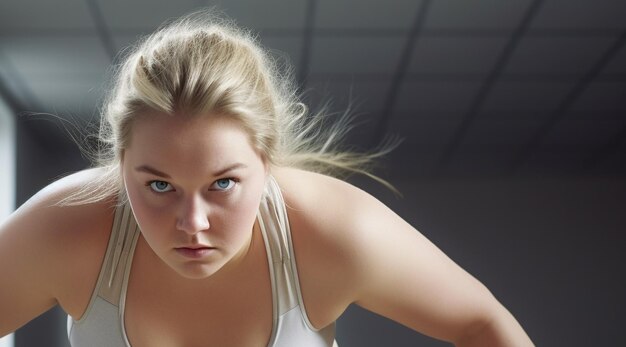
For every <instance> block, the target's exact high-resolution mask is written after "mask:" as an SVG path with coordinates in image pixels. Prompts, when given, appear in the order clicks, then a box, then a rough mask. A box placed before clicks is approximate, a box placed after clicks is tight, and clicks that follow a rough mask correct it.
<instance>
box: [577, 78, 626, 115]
mask: <svg viewBox="0 0 626 347" xmlns="http://www.w3.org/2000/svg"><path fill="white" fill-rule="evenodd" d="M571 110H572V111H600V112H602V111H623V112H624V113H625V114H624V117H626V81H599V82H594V83H591V84H590V85H589V86H588V87H587V89H585V91H584V92H583V94H582V95H581V96H580V97H579V98H578V99H577V100H576V101H575V102H574V104H573V105H572V107H571Z"/></svg>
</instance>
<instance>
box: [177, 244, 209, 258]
mask: <svg viewBox="0 0 626 347" xmlns="http://www.w3.org/2000/svg"><path fill="white" fill-rule="evenodd" d="M174 250H176V253H178V254H179V255H181V256H183V257H185V258H190V259H199V258H204V257H206V256H209V255H210V254H211V253H213V252H214V251H215V250H216V248H215V247H209V246H204V245H192V246H185V247H177V248H174Z"/></svg>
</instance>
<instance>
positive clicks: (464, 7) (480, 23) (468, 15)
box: [425, 0, 530, 31]
mask: <svg viewBox="0 0 626 347" xmlns="http://www.w3.org/2000/svg"><path fill="white" fill-rule="evenodd" d="M529 3H530V1H529V0H507V1H492V0H480V1H458V0H436V1H432V2H431V7H430V9H429V12H428V17H427V18H426V23H425V27H426V28H437V29H439V28H457V29H458V28H463V29H503V30H507V31H508V30H510V29H513V28H515V27H516V26H517V25H518V23H519V22H520V20H521V19H522V17H523V16H524V11H525V9H526V8H527V7H528V5H529Z"/></svg>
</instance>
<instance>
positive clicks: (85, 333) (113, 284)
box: [67, 177, 337, 347]
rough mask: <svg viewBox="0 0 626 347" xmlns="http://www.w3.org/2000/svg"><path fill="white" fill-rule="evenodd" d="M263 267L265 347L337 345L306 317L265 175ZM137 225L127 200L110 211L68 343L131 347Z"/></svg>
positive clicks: (278, 201) (278, 205)
mask: <svg viewBox="0 0 626 347" xmlns="http://www.w3.org/2000/svg"><path fill="white" fill-rule="evenodd" d="M258 221H259V225H260V227H261V232H262V234H263V240H264V242H265V248H266V251H267V257H268V261H269V264H272V266H270V267H269V270H270V271H269V272H270V277H271V284H272V299H273V328H272V334H271V337H270V342H269V345H268V347H294V346H298V347H331V346H335V347H336V346H337V343H336V342H335V341H334V338H335V323H333V324H330V325H329V326H327V327H325V328H323V329H321V330H317V329H315V328H314V327H313V326H312V324H311V322H310V321H309V319H308V317H307V314H306V311H305V309H304V304H303V301H302V294H301V291H300V284H299V281H298V272H297V269H296V262H295V259H294V257H293V254H294V252H293V244H292V242H291V231H290V229H289V221H288V219H287V210H286V209H285V202H284V200H283V197H282V194H281V192H280V188H279V187H278V184H277V183H276V181H275V180H274V179H273V178H272V177H270V179H269V180H268V184H267V186H266V188H265V192H264V196H263V198H262V199H261V205H260V207H259V212H258ZM139 233H140V232H139V227H138V226H137V223H136V221H135V218H134V216H133V214H132V211H131V209H130V207H129V205H128V204H126V205H124V206H121V207H119V208H118V209H117V210H116V212H115V217H114V220H113V228H112V231H111V237H110V239H109V245H108V247H107V251H106V254H105V257H104V261H103V264H102V268H101V270H100V275H99V276H98V281H97V283H96V287H95V289H94V292H93V294H92V297H91V300H90V302H89V305H88V306H87V310H86V311H85V313H84V314H83V317H81V319H80V320H77V321H76V320H74V319H72V317H70V316H68V320H67V333H68V336H69V340H70V344H71V345H72V347H131V345H130V342H129V341H128V337H127V336H126V331H125V328H124V307H125V300H126V289H127V286H128V277H129V274H130V269H131V264H132V258H133V253H134V250H135V245H136V244H137V238H138V237H139Z"/></svg>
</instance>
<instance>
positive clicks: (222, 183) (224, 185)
mask: <svg viewBox="0 0 626 347" xmlns="http://www.w3.org/2000/svg"><path fill="white" fill-rule="evenodd" d="M234 184H235V181H234V180H232V179H231V178H220V179H219V180H217V181H215V183H214V184H213V186H214V187H215V189H217V190H229V189H231V188H232V187H233V185H234Z"/></svg>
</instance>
